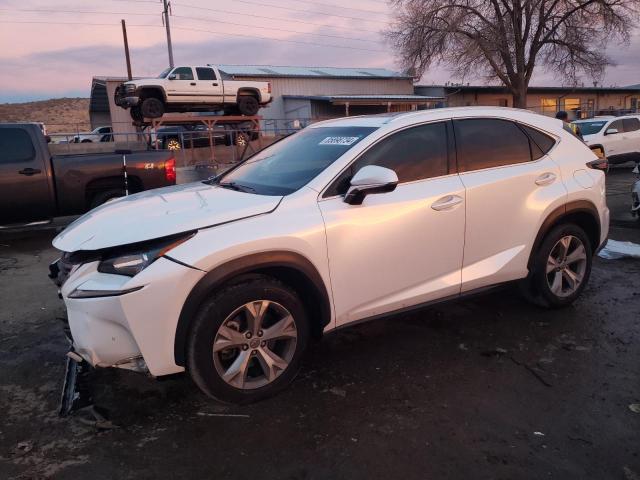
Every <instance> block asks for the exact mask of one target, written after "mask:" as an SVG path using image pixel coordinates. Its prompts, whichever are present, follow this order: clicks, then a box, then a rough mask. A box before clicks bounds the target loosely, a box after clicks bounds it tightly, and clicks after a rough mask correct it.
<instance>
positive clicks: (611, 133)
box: [604, 128, 619, 135]
mask: <svg viewBox="0 0 640 480" xmlns="http://www.w3.org/2000/svg"><path fill="white" fill-rule="evenodd" d="M615 133H619V132H618V129H617V128H607V131H606V132H604V134H605V135H613V134H615Z"/></svg>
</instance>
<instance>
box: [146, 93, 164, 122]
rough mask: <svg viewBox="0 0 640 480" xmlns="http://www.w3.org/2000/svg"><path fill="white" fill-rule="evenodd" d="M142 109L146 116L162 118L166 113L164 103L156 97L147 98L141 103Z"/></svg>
mask: <svg viewBox="0 0 640 480" xmlns="http://www.w3.org/2000/svg"><path fill="white" fill-rule="evenodd" d="M140 110H141V112H142V115H143V116H144V117H146V118H160V117H161V116H162V115H164V103H162V101H161V100H159V99H157V98H154V97H150V98H145V99H144V100H143V101H142V105H140Z"/></svg>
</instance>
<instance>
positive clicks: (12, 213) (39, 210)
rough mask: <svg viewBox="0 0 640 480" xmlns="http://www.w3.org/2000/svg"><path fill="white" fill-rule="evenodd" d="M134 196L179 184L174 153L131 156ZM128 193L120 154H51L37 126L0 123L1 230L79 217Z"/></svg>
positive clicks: (130, 180)
mask: <svg viewBox="0 0 640 480" xmlns="http://www.w3.org/2000/svg"><path fill="white" fill-rule="evenodd" d="M126 161H127V184H128V190H129V192H130V193H134V192H140V191H142V190H149V189H152V188H158V187H164V186H168V185H174V184H175V183H176V163H175V158H174V156H173V152H170V151H167V150H150V151H143V152H133V153H127V155H126ZM124 194H125V183H124V172H123V159H122V154H120V153H92V154H79V155H51V154H50V152H49V147H48V145H47V139H46V137H45V136H44V135H43V134H42V130H41V129H40V128H39V127H38V126H37V125H35V124H28V123H4V124H0V226H3V227H6V226H17V225H24V224H27V223H32V222H39V221H47V220H50V219H52V218H53V217H57V216H65V215H79V214H81V213H84V212H87V211H88V210H90V209H92V208H94V207H97V206H98V205H100V204H102V203H104V202H106V201H107V200H110V199H112V198H115V197H121V196H123V195H124Z"/></svg>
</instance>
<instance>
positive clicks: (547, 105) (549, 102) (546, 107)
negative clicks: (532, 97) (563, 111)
mask: <svg viewBox="0 0 640 480" xmlns="http://www.w3.org/2000/svg"><path fill="white" fill-rule="evenodd" d="M541 106H542V114H543V115H545V114H546V115H548V114H555V113H556V112H557V111H558V100H557V99H555V98H543V99H542V100H541Z"/></svg>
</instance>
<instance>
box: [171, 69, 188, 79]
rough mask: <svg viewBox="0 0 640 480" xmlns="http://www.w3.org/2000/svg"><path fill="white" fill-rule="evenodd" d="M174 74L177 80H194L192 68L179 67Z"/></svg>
mask: <svg viewBox="0 0 640 480" xmlns="http://www.w3.org/2000/svg"><path fill="white" fill-rule="evenodd" d="M172 73H173V74H174V75H175V76H176V80H193V71H192V70H191V67H178V68H176V69H175V70H174V71H173V72H172Z"/></svg>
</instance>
